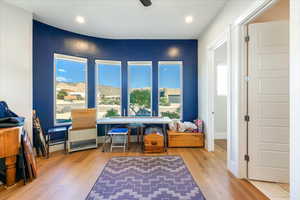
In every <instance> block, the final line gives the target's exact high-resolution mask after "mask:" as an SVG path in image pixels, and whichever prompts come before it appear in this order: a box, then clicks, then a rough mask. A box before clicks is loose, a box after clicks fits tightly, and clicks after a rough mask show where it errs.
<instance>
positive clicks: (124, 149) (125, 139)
mask: <svg viewBox="0 0 300 200" xmlns="http://www.w3.org/2000/svg"><path fill="white" fill-rule="evenodd" d="M126 143H127V137H126V135H124V143H123V145H124V147H123V151H124V152H125V151H126Z"/></svg>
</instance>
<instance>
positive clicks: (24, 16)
mask: <svg viewBox="0 0 300 200" xmlns="http://www.w3.org/2000/svg"><path fill="white" fill-rule="evenodd" d="M0 100H4V101H6V102H7V104H8V105H9V107H10V108H11V110H12V111H14V112H15V113H17V114H18V115H20V116H24V117H26V124H25V128H26V129H27V130H28V132H29V134H30V135H31V132H32V131H31V130H32V128H31V127H32V14H31V13H29V12H27V11H24V10H22V9H19V8H16V7H14V6H11V5H8V4H6V3H4V2H2V1H1V0H0Z"/></svg>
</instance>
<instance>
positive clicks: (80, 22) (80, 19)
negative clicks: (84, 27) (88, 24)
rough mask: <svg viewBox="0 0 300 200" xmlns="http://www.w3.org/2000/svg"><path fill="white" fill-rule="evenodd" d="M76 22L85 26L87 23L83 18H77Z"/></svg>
mask: <svg viewBox="0 0 300 200" xmlns="http://www.w3.org/2000/svg"><path fill="white" fill-rule="evenodd" d="M76 22H78V23H79V24H83V23H84V22H85V19H84V17H82V16H77V17H76Z"/></svg>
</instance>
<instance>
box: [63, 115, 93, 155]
mask: <svg viewBox="0 0 300 200" xmlns="http://www.w3.org/2000/svg"><path fill="white" fill-rule="evenodd" d="M96 116H97V113H96V109H74V110H72V111H71V117H72V126H71V127H70V128H69V130H68V152H72V151H79V150H84V149H91V148H97V147H98V139H97V138H98V134H97V121H96Z"/></svg>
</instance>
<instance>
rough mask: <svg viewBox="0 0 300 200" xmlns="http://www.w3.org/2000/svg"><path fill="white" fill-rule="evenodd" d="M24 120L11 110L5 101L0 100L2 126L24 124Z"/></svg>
mask: <svg viewBox="0 0 300 200" xmlns="http://www.w3.org/2000/svg"><path fill="white" fill-rule="evenodd" d="M24 120H25V118H24V117H19V116H18V115H17V114H15V113H14V112H13V111H11V110H10V109H9V108H8V105H7V103H6V102H5V101H0V128H8V127H17V126H23V125H24Z"/></svg>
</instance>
